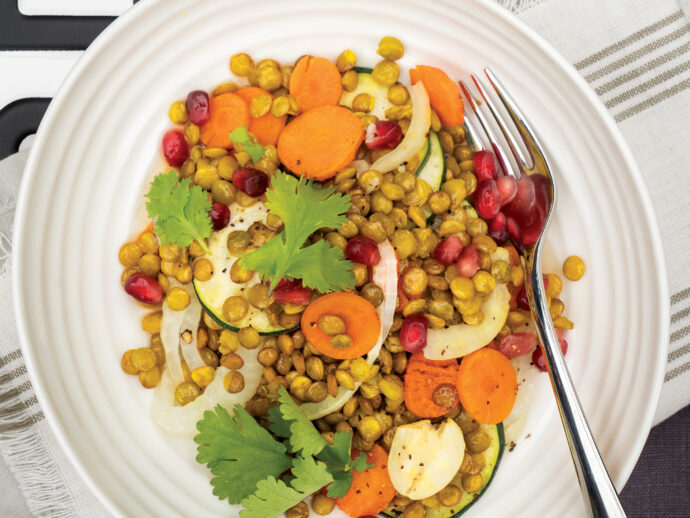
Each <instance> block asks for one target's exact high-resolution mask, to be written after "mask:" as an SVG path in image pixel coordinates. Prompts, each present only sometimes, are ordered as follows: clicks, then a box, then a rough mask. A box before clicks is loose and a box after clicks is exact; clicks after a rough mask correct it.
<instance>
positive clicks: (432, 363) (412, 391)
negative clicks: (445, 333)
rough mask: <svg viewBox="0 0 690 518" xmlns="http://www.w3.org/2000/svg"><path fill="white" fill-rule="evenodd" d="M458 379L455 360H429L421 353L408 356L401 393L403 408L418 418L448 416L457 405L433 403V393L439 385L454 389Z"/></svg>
mask: <svg viewBox="0 0 690 518" xmlns="http://www.w3.org/2000/svg"><path fill="white" fill-rule="evenodd" d="M457 377H458V362H457V361H456V360H454V359H453V360H429V359H427V358H425V357H424V354H423V353H422V352H419V353H415V354H413V355H412V356H410V359H409V360H408V362H407V369H406V370H405V381H404V383H403V389H404V390H403V391H404V394H405V406H407V409H408V410H409V411H410V412H412V413H413V414H414V415H416V416H419V417H440V416H442V415H446V414H448V413H449V412H450V411H451V410H452V409H453V408H455V406H456V405H457V400H456V403H455V405H453V406H451V407H445V406H440V405H437V404H436V403H434V400H433V394H434V391H435V390H436V389H437V388H438V387H439V386H441V385H448V386H449V387H448V388H449V389H451V388H452V389H454V388H455V382H456V380H457Z"/></svg>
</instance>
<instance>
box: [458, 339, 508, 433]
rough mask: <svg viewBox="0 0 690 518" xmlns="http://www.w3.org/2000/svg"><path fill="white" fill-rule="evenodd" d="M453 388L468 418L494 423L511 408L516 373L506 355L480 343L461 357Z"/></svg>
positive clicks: (500, 419) (506, 415) (502, 418)
mask: <svg viewBox="0 0 690 518" xmlns="http://www.w3.org/2000/svg"><path fill="white" fill-rule="evenodd" d="M457 388H458V396H460V403H462V407H463V408H464V409H465V412H467V414H468V415H469V416H470V417H471V418H472V419H474V420H475V421H477V422H479V423H484V424H497V423H500V422H501V421H503V420H505V418H506V417H508V414H510V411H511V410H512V409H513V405H514V404H515V397H516V395H517V375H516V373H515V369H514V368H513V364H512V363H510V360H508V358H506V357H505V356H504V355H503V354H501V353H500V352H499V351H496V350H494V349H489V348H487V347H483V348H481V349H479V350H477V351H475V352H473V353H471V354H468V355H467V356H465V357H464V358H463V359H462V362H461V363H460V369H459V371H458V377H457Z"/></svg>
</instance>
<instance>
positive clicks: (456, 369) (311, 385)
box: [119, 36, 584, 518]
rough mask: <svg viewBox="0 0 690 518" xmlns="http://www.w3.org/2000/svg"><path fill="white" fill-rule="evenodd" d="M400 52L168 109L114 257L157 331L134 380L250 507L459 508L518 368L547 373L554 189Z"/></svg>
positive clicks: (272, 65)
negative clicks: (515, 160) (511, 157)
mask: <svg viewBox="0 0 690 518" xmlns="http://www.w3.org/2000/svg"><path fill="white" fill-rule="evenodd" d="M403 52H404V49H403V45H402V43H401V42H400V41H399V40H398V39H396V38H394V37H390V36H386V37H384V38H383V39H381V41H380V44H379V47H378V50H377V53H378V54H379V55H380V56H381V58H382V59H381V61H379V62H378V63H377V64H376V66H374V67H373V69H370V68H361V67H358V66H356V58H355V54H354V53H353V52H352V51H351V50H346V51H344V52H343V53H342V54H340V55H339V56H338V58H337V59H336V60H335V62H333V61H330V60H328V59H326V58H323V57H317V56H311V55H305V56H302V57H301V58H299V59H298V60H297V61H296V62H295V63H294V65H281V64H280V63H278V62H277V61H275V60H273V59H262V60H261V61H259V62H257V63H255V62H254V61H253V60H252V58H251V57H250V56H248V55H247V54H235V55H233V56H232V58H231V59H230V70H231V71H232V73H233V74H234V75H235V76H237V77H238V82H237V83H235V82H228V83H224V84H221V85H218V86H217V87H216V88H215V89H213V91H211V92H206V91H202V90H195V91H193V92H191V93H189V94H188V96H187V97H186V99H185V100H180V101H177V102H174V103H173V104H172V105H171V106H170V110H169V118H170V121H171V122H172V123H173V124H174V125H175V127H174V128H173V129H170V130H169V131H167V132H166V133H165V134H164V135H163V138H162V153H163V155H164V158H165V160H166V161H167V164H168V165H169V168H167V170H166V171H165V172H161V173H160V174H158V175H157V176H155V177H154V178H153V180H152V181H151V183H150V186H149V187H148V191H147V193H146V195H145V196H146V208H147V212H148V215H149V217H150V219H151V224H150V225H149V227H148V228H146V229H144V230H143V231H142V232H141V233H140V234H138V235H137V236H136V237H135V238H134V239H133V240H132V241H130V242H127V243H125V244H124V245H123V246H122V247H121V249H120V252H119V260H120V262H121V263H122V265H123V266H124V271H123V272H122V279H121V280H122V285H123V287H124V290H125V292H126V293H127V294H128V295H130V296H131V297H132V298H133V299H134V300H135V301H137V302H138V303H139V304H140V305H142V306H143V307H145V308H147V309H146V313H145V314H144V315H143V318H142V321H141V326H142V327H143V329H144V330H145V331H147V332H148V333H150V343H149V344H148V345H147V346H146V347H139V348H134V349H129V350H127V351H125V352H124V354H123V355H122V360H121V366H122V369H123V370H124V371H125V372H126V373H127V374H131V375H134V376H137V377H138V379H139V382H140V383H141V385H142V386H143V387H145V388H151V389H155V390H154V401H153V417H154V419H155V421H156V422H157V423H158V424H159V425H160V426H161V427H162V428H163V429H164V430H165V431H166V432H168V433H170V434H172V435H176V436H188V437H194V440H195V441H196V443H197V444H198V457H197V460H198V462H200V463H202V464H207V465H208V468H209V469H210V471H211V473H212V475H213V478H212V480H211V484H212V486H213V493H214V494H215V495H217V496H218V497H219V498H221V499H227V500H228V501H229V502H230V503H231V504H241V510H239V515H240V516H241V517H242V518H270V517H275V516H278V515H281V514H282V513H285V514H286V516H287V517H289V518H300V517H306V516H309V514H310V512H313V513H315V514H316V515H327V514H329V513H330V512H331V511H332V510H333V509H334V508H335V507H336V506H337V507H338V508H339V509H340V510H342V511H343V512H345V513H346V514H347V515H349V516H352V517H364V516H370V515H377V514H379V513H384V514H387V515H389V516H403V517H405V518H423V517H425V516H426V517H430V518H436V517H438V518H447V517H450V516H457V515H458V514H459V513H461V512H463V511H464V510H466V509H467V508H468V507H469V506H470V505H471V504H472V503H473V502H474V501H476V499H477V498H478V497H479V496H480V495H481V494H482V492H483V491H484V489H485V488H486V487H487V485H488V484H489V482H490V481H491V478H492V476H493V474H494V471H495V470H496V468H497V466H498V463H499V461H500V458H501V455H502V452H503V449H504V442H505V438H504V430H503V425H502V423H503V421H505V420H506V418H508V416H509V415H510V414H511V411H512V410H513V407H514V405H515V401H516V397H517V393H518V385H519V383H518V381H519V380H518V375H517V374H516V364H515V362H516V360H520V359H523V358H527V363H526V364H529V363H532V364H534V365H536V367H538V368H539V369H541V370H544V369H545V365H544V359H543V355H542V352H541V349H540V348H539V347H538V346H537V342H536V338H535V335H534V333H533V332H532V330H531V329H532V328H531V327H530V326H531V323H530V313H529V306H528V303H527V298H526V294H525V288H524V286H523V280H524V277H523V270H522V266H521V262H520V261H521V259H520V255H519V252H518V250H519V249H520V246H522V245H523V244H524V245H529V244H531V243H533V242H534V240H535V239H536V237H537V235H538V233H539V230H540V229H541V226H542V225H543V219H544V210H543V207H545V206H546V204H547V202H548V193H547V190H546V186H545V182H543V181H542V180H543V179H542V178H540V177H538V176H537V177H531V176H523V177H522V178H521V179H520V180H515V179H514V178H512V177H509V176H502V175H499V168H498V167H497V162H496V160H495V157H494V156H493V155H492V153H491V152H488V151H477V152H475V151H474V149H473V147H472V145H471V142H469V141H468V140H467V138H466V134H465V128H464V126H463V123H464V113H463V102H462V99H461V96H460V91H459V88H458V84H457V83H456V82H455V81H453V80H452V79H451V78H450V77H449V76H448V75H447V74H446V73H445V72H444V71H443V70H441V69H439V68H436V67H433V66H427V65H418V66H416V67H415V68H413V69H411V70H410V71H409V78H410V81H409V83H407V82H406V81H404V79H403V77H402V75H401V71H400V67H399V65H398V63H397V60H399V59H400V58H401V57H402V56H403ZM583 273H584V263H583V261H582V260H581V259H580V258H579V257H577V256H571V257H569V258H568V259H567V260H566V261H565V263H564V265H563V275H564V276H565V277H566V278H567V279H570V280H577V279H579V278H580V277H581V276H582V275H583ZM544 279H545V282H546V284H547V294H548V296H549V300H550V310H551V316H552V318H553V320H554V324H555V325H556V327H557V328H558V330H559V333H561V336H560V338H561V347H562V349H563V352H565V351H566V349H567V342H566V340H565V338H564V337H563V333H564V331H565V330H567V329H571V328H572V327H573V324H572V322H571V321H570V320H568V319H567V318H566V317H565V316H564V315H563V312H564V304H563V302H562V300H561V299H559V298H558V297H559V294H560V292H561V289H562V284H563V283H562V280H561V277H560V276H559V275H557V274H554V273H549V274H548V275H545V276H544Z"/></svg>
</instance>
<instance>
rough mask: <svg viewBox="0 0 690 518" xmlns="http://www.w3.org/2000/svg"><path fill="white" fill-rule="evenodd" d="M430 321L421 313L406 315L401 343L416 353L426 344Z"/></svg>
mask: <svg viewBox="0 0 690 518" xmlns="http://www.w3.org/2000/svg"><path fill="white" fill-rule="evenodd" d="M428 326H429V321H428V320H427V318H426V317H425V316H424V315H420V314H419V313H417V314H414V315H410V316H409V317H405V320H403V323H402V327H401V328H400V344H401V345H402V346H403V348H404V349H405V350H406V351H407V352H408V353H416V352H418V351H421V350H422V349H424V347H425V346H426V330H427V327H428Z"/></svg>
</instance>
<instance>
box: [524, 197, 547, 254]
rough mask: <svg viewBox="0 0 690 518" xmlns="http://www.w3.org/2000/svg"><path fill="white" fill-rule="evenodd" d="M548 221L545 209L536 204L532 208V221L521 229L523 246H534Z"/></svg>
mask: <svg viewBox="0 0 690 518" xmlns="http://www.w3.org/2000/svg"><path fill="white" fill-rule="evenodd" d="M545 221H546V215H545V213H544V209H543V208H542V207H541V206H540V205H539V204H538V203H535V204H534V207H533V208H532V213H531V214H530V220H529V221H528V222H527V223H526V224H524V225H523V226H522V227H521V230H522V244H523V245H524V246H532V245H533V244H534V243H536V242H537V239H539V234H541V231H542V229H543V228H544V223H545Z"/></svg>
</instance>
